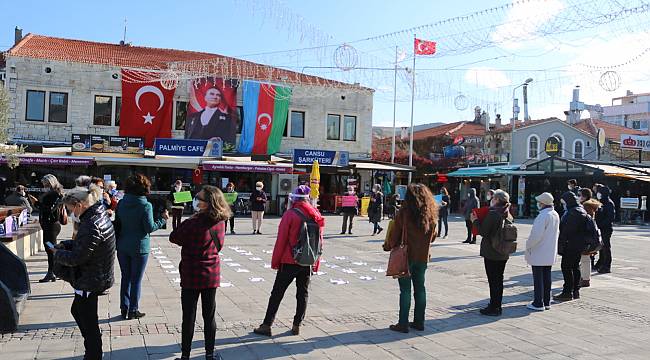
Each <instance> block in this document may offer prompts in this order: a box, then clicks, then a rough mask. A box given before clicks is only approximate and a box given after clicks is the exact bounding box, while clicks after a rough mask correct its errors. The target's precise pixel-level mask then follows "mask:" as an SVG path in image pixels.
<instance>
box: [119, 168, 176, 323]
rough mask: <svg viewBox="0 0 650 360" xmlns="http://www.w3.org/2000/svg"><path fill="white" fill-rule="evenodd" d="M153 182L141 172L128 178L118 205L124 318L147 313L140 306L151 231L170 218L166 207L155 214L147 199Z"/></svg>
mask: <svg viewBox="0 0 650 360" xmlns="http://www.w3.org/2000/svg"><path fill="white" fill-rule="evenodd" d="M150 190H151V182H150V181H149V179H148V178H147V177H146V176H144V175H142V174H135V175H132V176H130V177H129V178H128V179H127V180H126V184H125V187H124V191H125V195H124V198H123V199H122V200H121V201H120V203H119V204H118V205H117V211H116V212H115V226H116V234H117V259H118V262H119V264H120V270H121V272H122V280H121V286H120V310H121V312H122V318H123V319H125V320H126V319H139V318H141V317H143V316H144V315H145V314H144V313H142V312H140V309H139V307H138V304H139V301H140V288H141V283H142V277H143V276H144V270H145V268H146V266H147V260H148V258H149V252H150V251H151V245H150V238H149V234H150V233H152V232H154V231H156V230H158V229H160V228H162V227H163V225H164V224H165V223H166V222H167V219H169V214H168V213H167V210H164V211H163V212H162V213H161V215H160V217H154V211H153V206H152V205H151V203H150V202H149V201H148V200H147V195H148V194H149V192H150Z"/></svg>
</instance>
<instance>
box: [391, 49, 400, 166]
mask: <svg viewBox="0 0 650 360" xmlns="http://www.w3.org/2000/svg"><path fill="white" fill-rule="evenodd" d="M397 49H398V47H397V46H395V80H394V82H393V144H392V146H391V152H390V154H391V155H390V162H391V163H393V164H394V163H395V118H396V117H397Z"/></svg>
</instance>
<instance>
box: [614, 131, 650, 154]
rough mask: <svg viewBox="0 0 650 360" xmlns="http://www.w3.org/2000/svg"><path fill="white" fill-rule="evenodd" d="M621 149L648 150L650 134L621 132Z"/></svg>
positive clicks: (649, 148) (649, 147) (649, 149)
mask: <svg viewBox="0 0 650 360" xmlns="http://www.w3.org/2000/svg"><path fill="white" fill-rule="evenodd" d="M621 149H634V150H642V151H650V136H647V135H626V134H621Z"/></svg>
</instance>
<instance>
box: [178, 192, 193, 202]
mask: <svg viewBox="0 0 650 360" xmlns="http://www.w3.org/2000/svg"><path fill="white" fill-rule="evenodd" d="M188 202H192V193H191V192H189V191H179V192H175V193H174V203H175V204H184V203H188Z"/></svg>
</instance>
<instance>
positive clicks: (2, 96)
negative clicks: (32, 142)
mask: <svg viewBox="0 0 650 360" xmlns="http://www.w3.org/2000/svg"><path fill="white" fill-rule="evenodd" d="M8 142H9V95H8V94H7V91H6V90H5V89H4V88H2V87H0V155H2V156H3V157H4V158H5V160H6V161H7V166H9V168H10V169H13V168H15V167H16V166H18V165H19V164H20V157H18V155H19V154H22V153H24V152H25V149H24V147H22V146H16V145H8V144H7V143H8Z"/></svg>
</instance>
